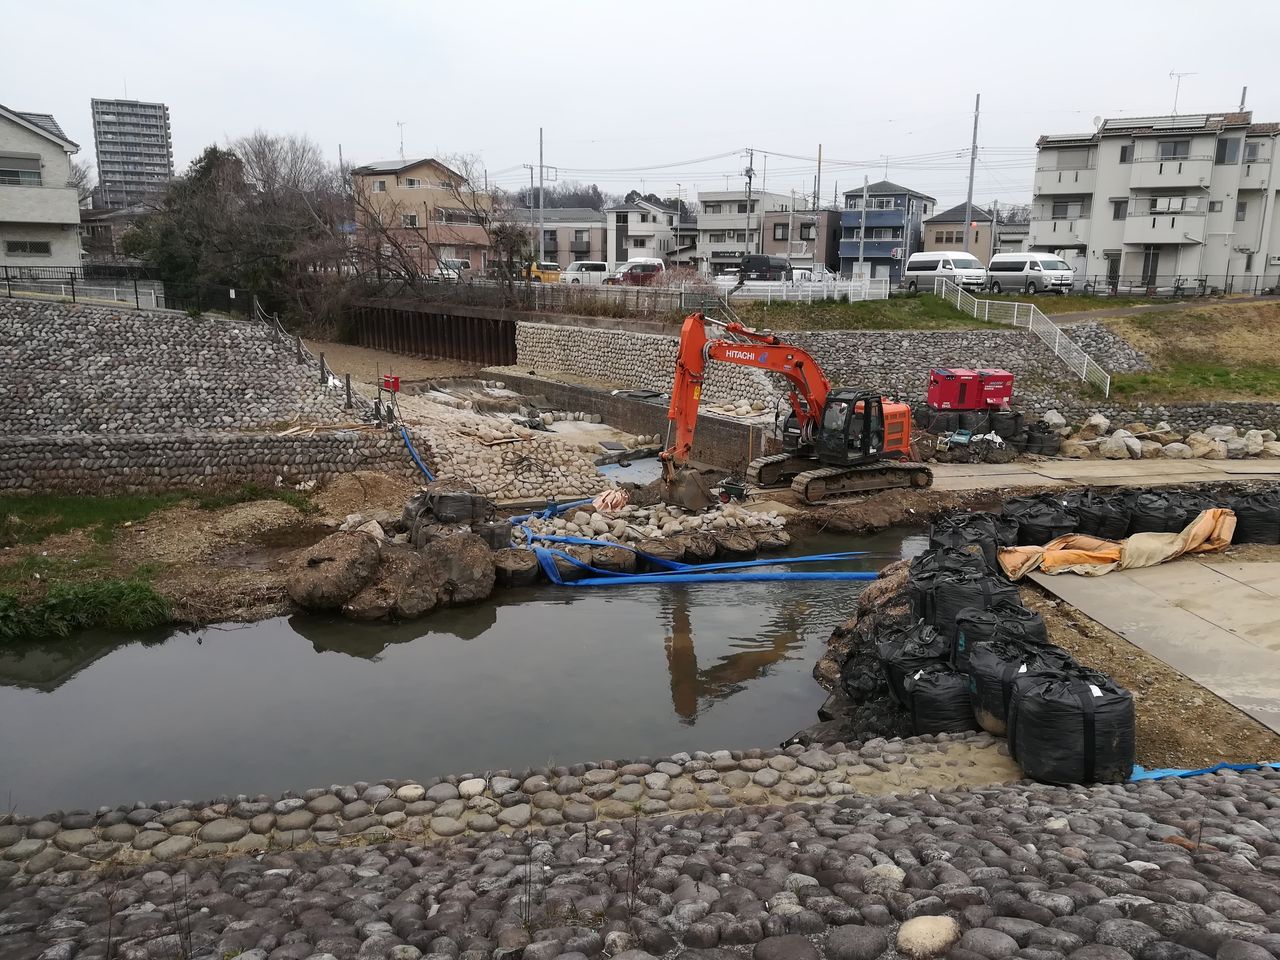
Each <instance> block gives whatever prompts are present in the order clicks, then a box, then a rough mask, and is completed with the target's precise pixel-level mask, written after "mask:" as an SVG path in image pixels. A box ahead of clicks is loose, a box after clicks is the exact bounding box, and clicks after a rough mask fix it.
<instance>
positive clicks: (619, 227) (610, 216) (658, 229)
mask: <svg viewBox="0 0 1280 960" xmlns="http://www.w3.org/2000/svg"><path fill="white" fill-rule="evenodd" d="M604 215H605V244H604V258H605V260H607V261H608V263H609V269H610V270H612V269H614V268H616V267H617V266H618V265H619V264H622V263H626V262H627V261H628V260H635V259H638V258H640V257H660V258H661V259H663V260H668V259H670V257H671V254H672V251H673V250H674V248H675V240H674V236H675V232H676V211H674V210H670V209H668V208H667V207H662V206H659V205H658V204H656V203H650V202H649V201H648V200H637V201H636V202H635V203H621V204H618V205H617V206H616V207H606V208H605V211H604Z"/></svg>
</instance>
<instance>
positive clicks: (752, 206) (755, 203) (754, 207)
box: [751, 200, 760, 213]
mask: <svg viewBox="0 0 1280 960" xmlns="http://www.w3.org/2000/svg"><path fill="white" fill-rule="evenodd" d="M759 203H760V201H759V200H752V201H751V212H752V213H755V212H756V207H757V205H759Z"/></svg>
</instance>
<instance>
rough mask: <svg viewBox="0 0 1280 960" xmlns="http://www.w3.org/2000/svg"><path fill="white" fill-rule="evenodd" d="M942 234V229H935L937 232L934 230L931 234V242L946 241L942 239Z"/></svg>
mask: <svg viewBox="0 0 1280 960" xmlns="http://www.w3.org/2000/svg"><path fill="white" fill-rule="evenodd" d="M942 236H943V234H942V231H941V230H939V231H937V232H936V233H934V235H933V242H934V243H946V242H947V241H945V240H943V239H942Z"/></svg>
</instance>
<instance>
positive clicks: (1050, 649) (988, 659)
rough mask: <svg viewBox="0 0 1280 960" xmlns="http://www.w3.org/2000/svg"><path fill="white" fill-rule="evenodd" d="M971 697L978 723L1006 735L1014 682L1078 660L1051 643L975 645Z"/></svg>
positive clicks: (971, 654)
mask: <svg viewBox="0 0 1280 960" xmlns="http://www.w3.org/2000/svg"><path fill="white" fill-rule="evenodd" d="M968 663H969V668H968V671H967V672H968V675H969V699H970V702H971V703H972V705H973V716H974V719H976V720H977V721H978V726H980V727H982V729H983V730H985V731H987V733H993V734H995V735H997V736H1004V734H1005V732H1006V731H1007V729H1008V714H1009V703H1010V701H1011V699H1012V697H1013V684H1014V681H1015V680H1017V679H1018V678H1019V677H1021V676H1024V675H1025V674H1028V673H1040V672H1044V671H1063V670H1071V669H1074V668H1075V667H1076V662H1075V659H1074V658H1073V657H1072V656H1071V654H1070V653H1068V652H1067V651H1066V650H1064V649H1062V647H1057V646H1054V645H1053V644H1049V643H1027V642H1025V641H1021V640H1006V639H995V640H987V641H983V642H982V643H975V644H973V645H972V646H971V647H970V649H969V653H968Z"/></svg>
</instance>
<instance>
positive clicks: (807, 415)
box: [659, 312, 831, 506]
mask: <svg viewBox="0 0 1280 960" xmlns="http://www.w3.org/2000/svg"><path fill="white" fill-rule="evenodd" d="M706 325H707V320H706V317H705V316H704V315H703V314H702V313H701V312H699V313H692V314H690V315H689V316H687V317H685V319H684V323H683V325H682V326H681V328H680V347H679V352H678V354H677V356H676V374H675V381H674V383H673V384H672V387H671V404H670V406H669V407H668V408H667V419H668V420H669V421H670V422H671V425H672V433H673V434H674V436H673V437H672V439H671V443H670V446H668V447H667V449H666V450H664V451H662V453H661V454H659V458H660V459H661V461H662V476H663V480H665V481H666V484H667V490H668V494H669V496H668V499H669V500H670V501H671V502H676V503H683V504H685V505H686V506H699V505H700V506H706V505H708V504H709V503H710V502H711V497H710V492H709V491H707V490H706V488H705V484H702V483H701V478H700V477H698V476H695V475H694V474H693V472H692V471H688V470H686V469H684V468H686V467H687V465H688V463H689V458H690V457H691V456H692V454H693V440H694V434H695V432H696V430H697V426H698V406H699V404H700V403H701V401H702V387H703V383H704V381H705V378H706V370H707V361H708V360H716V361H719V362H721V363H732V364H736V365H738V366H742V367H754V368H756V369H757V370H767V371H769V372H770V373H777V374H780V375H781V376H783V377H785V378H786V379H787V380H788V381H789V383H790V384H791V394H790V397H789V400H790V402H791V409H792V410H793V411H794V412H795V415H796V419H797V420H798V421H799V423H800V430H801V434H802V436H806V437H807V436H809V435H810V434H811V433H812V432H813V431H814V430H815V429H816V427H817V424H818V422H819V419H820V418H821V416H822V408H823V406H824V405H825V404H826V402H827V394H828V392H830V390H831V384H830V382H829V381H828V380H827V377H826V375H825V374H824V373H823V372H822V368H821V367H820V366H819V365H818V362H817V361H816V360H814V359H813V357H812V356H810V355H809V354H808V353H807V352H806V351H804V350H802V349H800V348H799V347H796V346H793V345H791V344H787V343H784V342H783V341H782V340H780V339H779V338H778V337H777V336H775V335H773V334H768V333H758V332H757V331H755V330H751V329H750V328H748V327H744V326H743V325H742V324H740V323H737V322H734V323H729V324H726V325H724V336H719V337H715V338H709V337H708V336H707V327H706Z"/></svg>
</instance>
